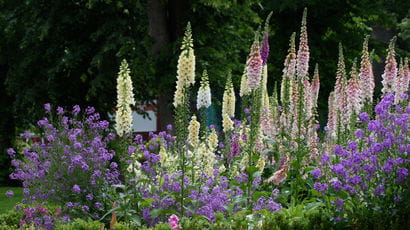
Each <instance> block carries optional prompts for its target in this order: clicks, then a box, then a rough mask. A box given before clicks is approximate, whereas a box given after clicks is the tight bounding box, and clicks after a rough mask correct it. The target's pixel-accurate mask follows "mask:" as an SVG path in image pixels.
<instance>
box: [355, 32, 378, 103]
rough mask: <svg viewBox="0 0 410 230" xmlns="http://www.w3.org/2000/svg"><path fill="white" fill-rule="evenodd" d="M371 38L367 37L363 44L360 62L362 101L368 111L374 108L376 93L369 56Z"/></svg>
mask: <svg viewBox="0 0 410 230" xmlns="http://www.w3.org/2000/svg"><path fill="white" fill-rule="evenodd" d="M368 46H369V36H366V38H365V39H364V42H363V51H362V60H361V62H360V73H359V84H360V91H361V94H362V95H361V100H362V102H363V105H364V107H365V110H366V111H368V110H370V108H371V107H372V103H373V92H374V86H375V83H374V76H373V69H372V63H371V62H370V55H369V49H368Z"/></svg>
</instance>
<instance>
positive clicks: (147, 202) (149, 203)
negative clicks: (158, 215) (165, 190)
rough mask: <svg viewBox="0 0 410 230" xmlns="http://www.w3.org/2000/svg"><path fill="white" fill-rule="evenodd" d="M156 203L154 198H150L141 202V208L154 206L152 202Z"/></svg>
mask: <svg viewBox="0 0 410 230" xmlns="http://www.w3.org/2000/svg"><path fill="white" fill-rule="evenodd" d="M153 201H154V198H149V199H145V200H143V201H142V202H141V205H140V206H141V207H142V208H143V207H148V206H150V205H151V204H152V202H153Z"/></svg>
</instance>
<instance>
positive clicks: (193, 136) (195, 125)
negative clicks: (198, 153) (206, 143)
mask: <svg viewBox="0 0 410 230" xmlns="http://www.w3.org/2000/svg"><path fill="white" fill-rule="evenodd" d="M200 126H201V125H200V124H199V122H198V121H197V120H196V116H195V115H194V116H192V118H191V121H190V122H189V126H188V130H189V134H188V142H189V143H190V144H191V145H192V146H193V147H195V146H197V145H198V141H199V128H200Z"/></svg>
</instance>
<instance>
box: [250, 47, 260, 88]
mask: <svg viewBox="0 0 410 230" xmlns="http://www.w3.org/2000/svg"><path fill="white" fill-rule="evenodd" d="M262 62H263V61H262V58H261V54H260V47H259V42H258V41H257V40H255V42H254V43H253V45H252V47H251V53H250V54H249V59H248V62H247V74H248V87H249V89H251V90H254V89H257V88H259V86H260V84H261V75H262Z"/></svg>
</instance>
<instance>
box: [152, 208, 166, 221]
mask: <svg viewBox="0 0 410 230" xmlns="http://www.w3.org/2000/svg"><path fill="white" fill-rule="evenodd" d="M162 211H163V209H162V208H154V209H152V210H151V212H150V214H151V218H152V219H155V218H157V217H158V216H159V215H161V214H162Z"/></svg>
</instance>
